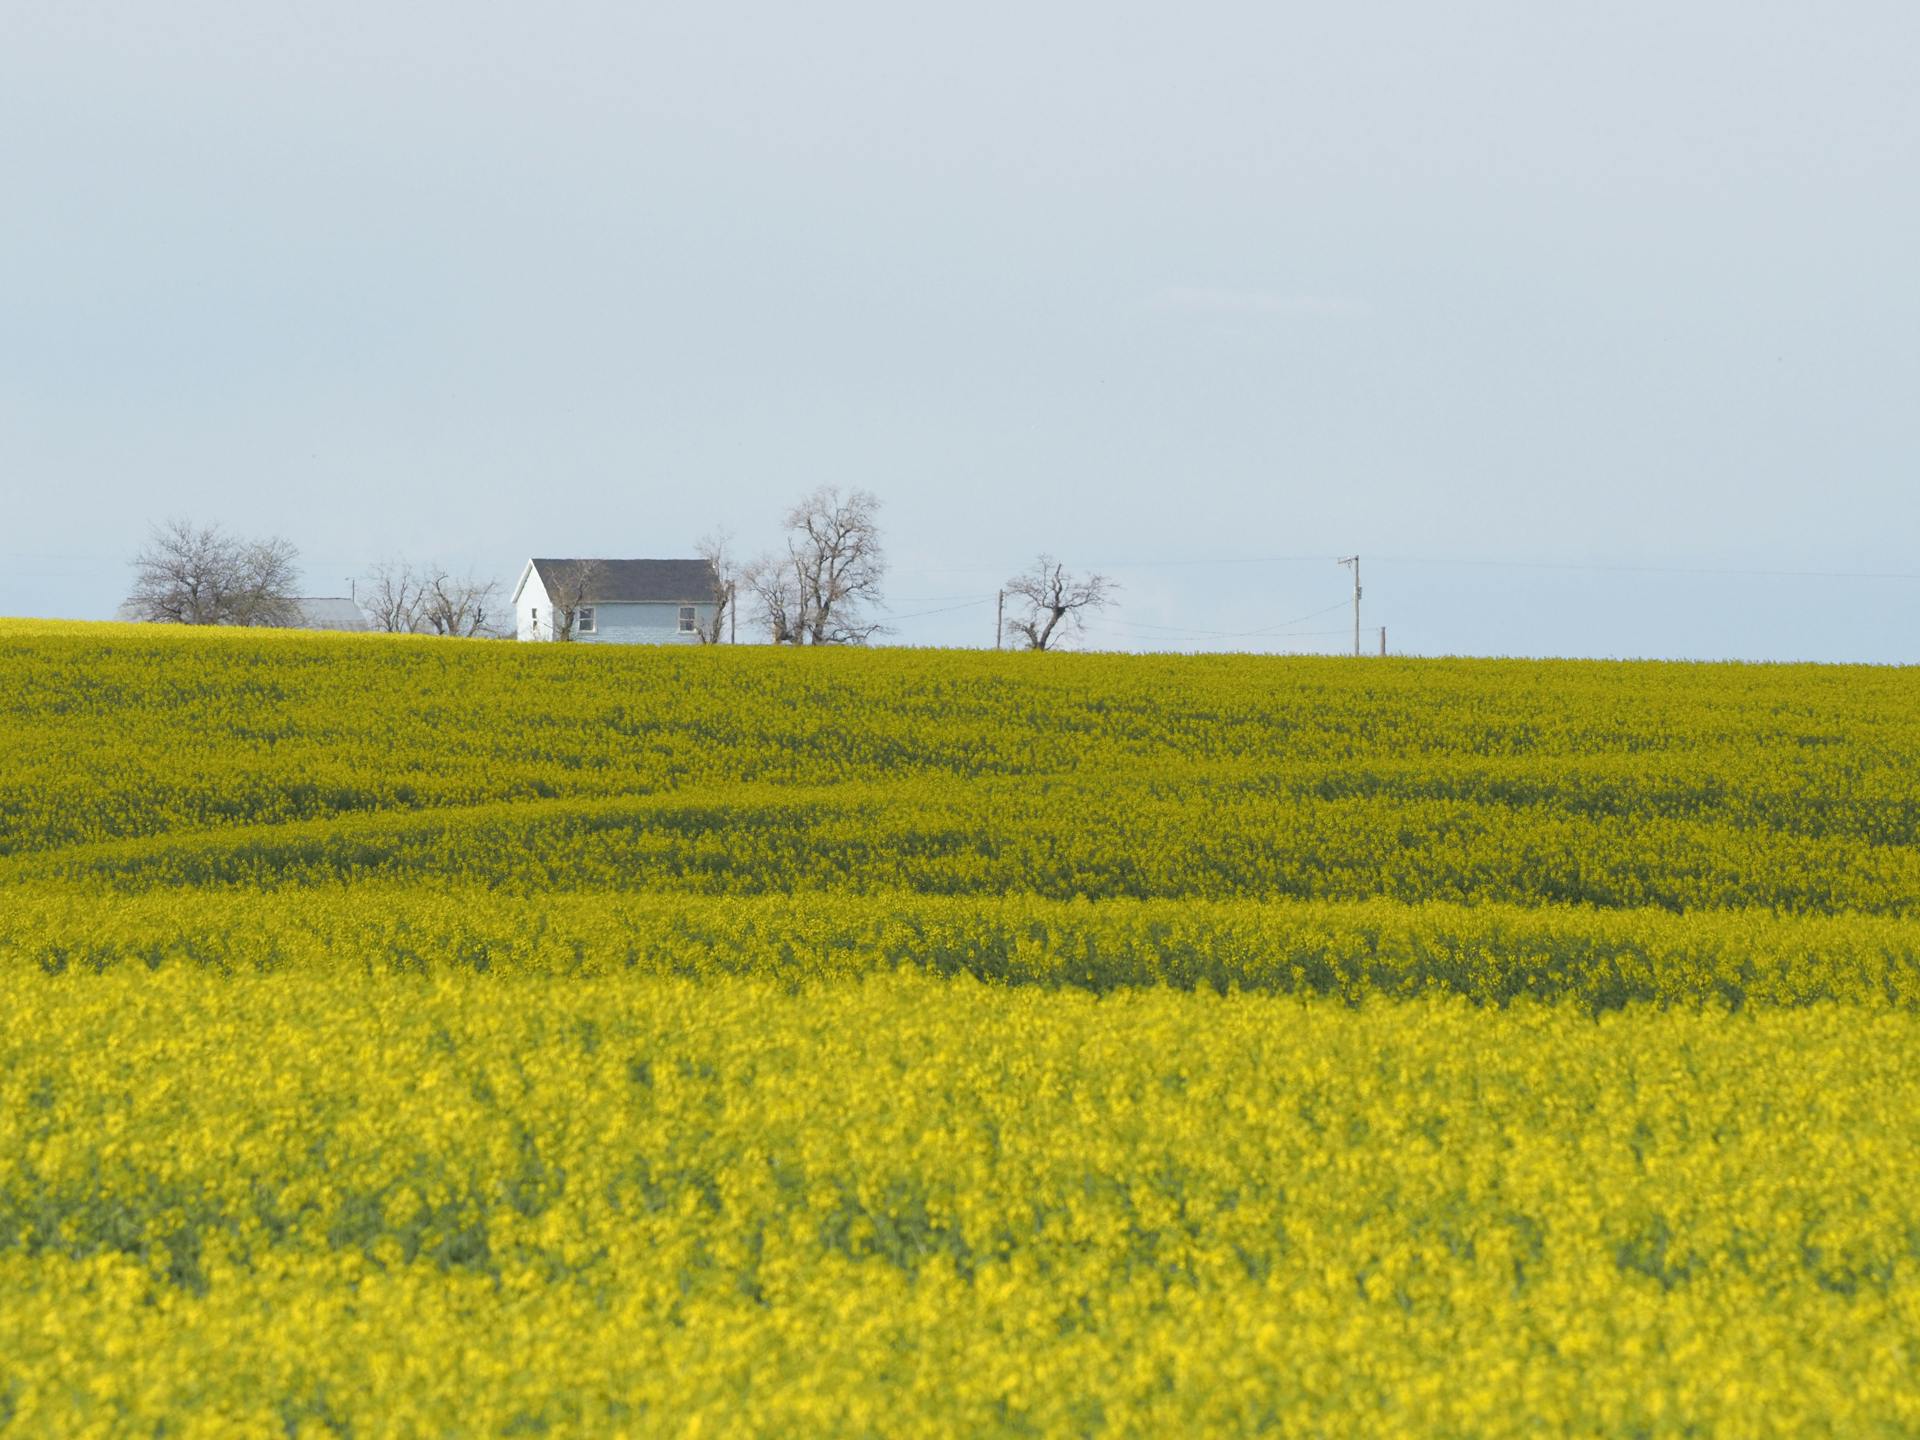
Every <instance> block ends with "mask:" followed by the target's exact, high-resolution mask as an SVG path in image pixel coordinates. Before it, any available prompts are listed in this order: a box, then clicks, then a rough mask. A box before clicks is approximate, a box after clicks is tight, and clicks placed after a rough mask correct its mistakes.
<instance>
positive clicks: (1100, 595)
mask: <svg viewBox="0 0 1920 1440" xmlns="http://www.w3.org/2000/svg"><path fill="white" fill-rule="evenodd" d="M1119 588H1120V587H1119V586H1118V585H1117V584H1115V583H1114V582H1113V581H1112V580H1110V579H1108V578H1107V577H1106V576H1105V575H1072V574H1069V573H1068V571H1067V568H1066V566H1064V565H1062V564H1061V563H1060V562H1059V561H1058V560H1055V559H1054V558H1053V557H1052V556H1051V555H1042V556H1041V557H1040V558H1039V559H1038V560H1036V561H1034V563H1033V568H1032V569H1031V570H1028V571H1027V572H1026V573H1025V574H1022V575H1016V576H1014V577H1013V579H1011V580H1009V581H1007V596H1008V598H1009V599H1013V598H1018V599H1020V600H1024V601H1025V602H1026V606H1027V613H1026V615H1025V617H1024V618H1015V619H1012V620H1009V621H1008V622H1007V624H1008V628H1010V629H1011V630H1012V631H1013V633H1014V634H1016V635H1018V636H1020V637H1021V638H1022V639H1023V640H1025V641H1026V642H1027V648H1028V649H1029V650H1045V649H1048V648H1049V647H1051V646H1052V645H1054V644H1055V643H1056V642H1058V641H1060V640H1062V639H1064V638H1065V637H1066V636H1067V635H1068V634H1069V633H1071V632H1072V631H1073V630H1074V629H1076V628H1078V626H1079V625H1080V623H1081V620H1082V618H1083V617H1084V615H1085V613H1086V612H1087V611H1089V610H1104V609H1105V608H1106V607H1107V606H1109V605H1111V604H1112V603H1113V592H1114V591H1116V590H1118V589H1119Z"/></svg>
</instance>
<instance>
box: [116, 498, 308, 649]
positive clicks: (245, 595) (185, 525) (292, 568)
mask: <svg viewBox="0 0 1920 1440" xmlns="http://www.w3.org/2000/svg"><path fill="white" fill-rule="evenodd" d="M299 558H300V557H299V552H298V551H297V550H295V549H294V547H293V545H292V544H291V543H290V542H288V541H286V540H282V539H279V538H277V537H276V538H273V539H268V540H251V541H248V540H239V539H236V538H234V537H233V536H231V535H229V534H227V532H226V531H225V530H223V529H221V527H220V526H218V525H195V524H193V523H192V522H191V521H188V520H183V519H174V520H168V521H166V522H165V523H163V524H159V525H155V526H154V527H153V529H152V531H151V533H150V534H149V535H148V538H147V543H146V545H145V546H144V547H142V549H141V550H140V552H139V554H137V555H136V556H134V559H133V589H132V590H131V591H130V592H129V593H128V595H127V598H126V600H125V601H123V602H122V603H121V606H120V613H121V614H122V615H125V616H126V617H127V618H129V619H133V620H152V621H160V622H164V623H169V624H176V625H291V624H294V623H296V622H297V621H298V619H299V606H298V604H296V603H295V598H294V593H293V592H294V591H295V590H296V589H297V588H298V586H299V568H298V562H299Z"/></svg>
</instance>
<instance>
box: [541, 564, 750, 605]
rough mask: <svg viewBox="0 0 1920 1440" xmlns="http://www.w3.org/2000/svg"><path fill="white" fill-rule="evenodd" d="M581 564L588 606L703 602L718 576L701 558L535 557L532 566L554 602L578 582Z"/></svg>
mask: <svg viewBox="0 0 1920 1440" xmlns="http://www.w3.org/2000/svg"><path fill="white" fill-rule="evenodd" d="M580 567H587V569H586V575H587V580H586V592H587V593H586V594H584V595H582V596H581V597H580V599H581V601H582V602H583V603H585V604H590V605H645V604H662V603H665V604H677V605H684V604H688V603H691V602H696V601H698V602H704V601H708V600H711V599H712V598H713V592H714V589H715V586H716V583H717V582H716V581H715V579H714V574H713V566H711V565H709V564H708V563H707V562H706V561H704V560H539V559H536V560H535V561H534V562H533V568H534V570H535V571H537V572H538V574H539V576H540V583H541V584H542V585H544V586H546V587H547V594H548V595H549V596H550V597H552V598H553V600H554V601H555V603H563V602H564V600H565V597H566V596H567V595H568V594H569V592H570V591H571V590H572V587H573V586H574V585H575V584H577V583H578V581H577V579H576V577H578V576H579V575H580V574H581V569H580Z"/></svg>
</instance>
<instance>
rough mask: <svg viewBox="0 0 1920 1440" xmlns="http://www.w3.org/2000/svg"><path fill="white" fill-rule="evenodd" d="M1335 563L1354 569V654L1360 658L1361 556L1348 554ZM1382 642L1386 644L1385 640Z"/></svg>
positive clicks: (1356, 657)
mask: <svg viewBox="0 0 1920 1440" xmlns="http://www.w3.org/2000/svg"><path fill="white" fill-rule="evenodd" d="M1334 563H1335V564H1336V565H1347V566H1350V567H1352V570H1353V654H1354V658H1355V659H1358V658H1359V657H1360V557H1359V556H1358V555H1347V556H1344V557H1342V558H1341V559H1339V560H1336V561H1335V562H1334ZM1381 643H1382V644H1384V643H1385V641H1384V640H1383V641H1382V642H1381Z"/></svg>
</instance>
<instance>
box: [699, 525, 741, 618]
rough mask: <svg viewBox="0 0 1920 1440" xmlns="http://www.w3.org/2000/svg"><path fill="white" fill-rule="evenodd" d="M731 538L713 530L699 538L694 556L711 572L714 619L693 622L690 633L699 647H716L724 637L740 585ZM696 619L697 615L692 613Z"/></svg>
mask: <svg viewBox="0 0 1920 1440" xmlns="http://www.w3.org/2000/svg"><path fill="white" fill-rule="evenodd" d="M732 547H733V537H732V536H731V535H729V534H728V533H727V532H726V531H725V530H716V531H714V532H712V533H711V534H708V535H703V536H701V537H700V543H699V544H698V545H697V546H695V553H696V554H697V555H699V557H700V558H701V559H702V560H704V561H706V562H707V565H708V567H709V568H711V569H712V571H713V618H712V619H711V620H708V621H701V620H698V619H696V620H695V621H694V624H693V633H694V634H695V635H697V636H699V637H700V643H701V644H702V645H718V644H719V643H720V641H721V639H722V638H723V637H724V636H725V635H726V633H727V621H728V619H729V618H730V615H729V612H730V611H731V610H732V609H733V606H734V603H735V601H734V592H735V587H736V586H737V585H738V584H739V581H740V573H739V569H740V567H739V566H738V565H736V564H735V563H734V559H733V548H732ZM694 613H695V614H696V615H698V613H699V612H698V611H695V612H694Z"/></svg>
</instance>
